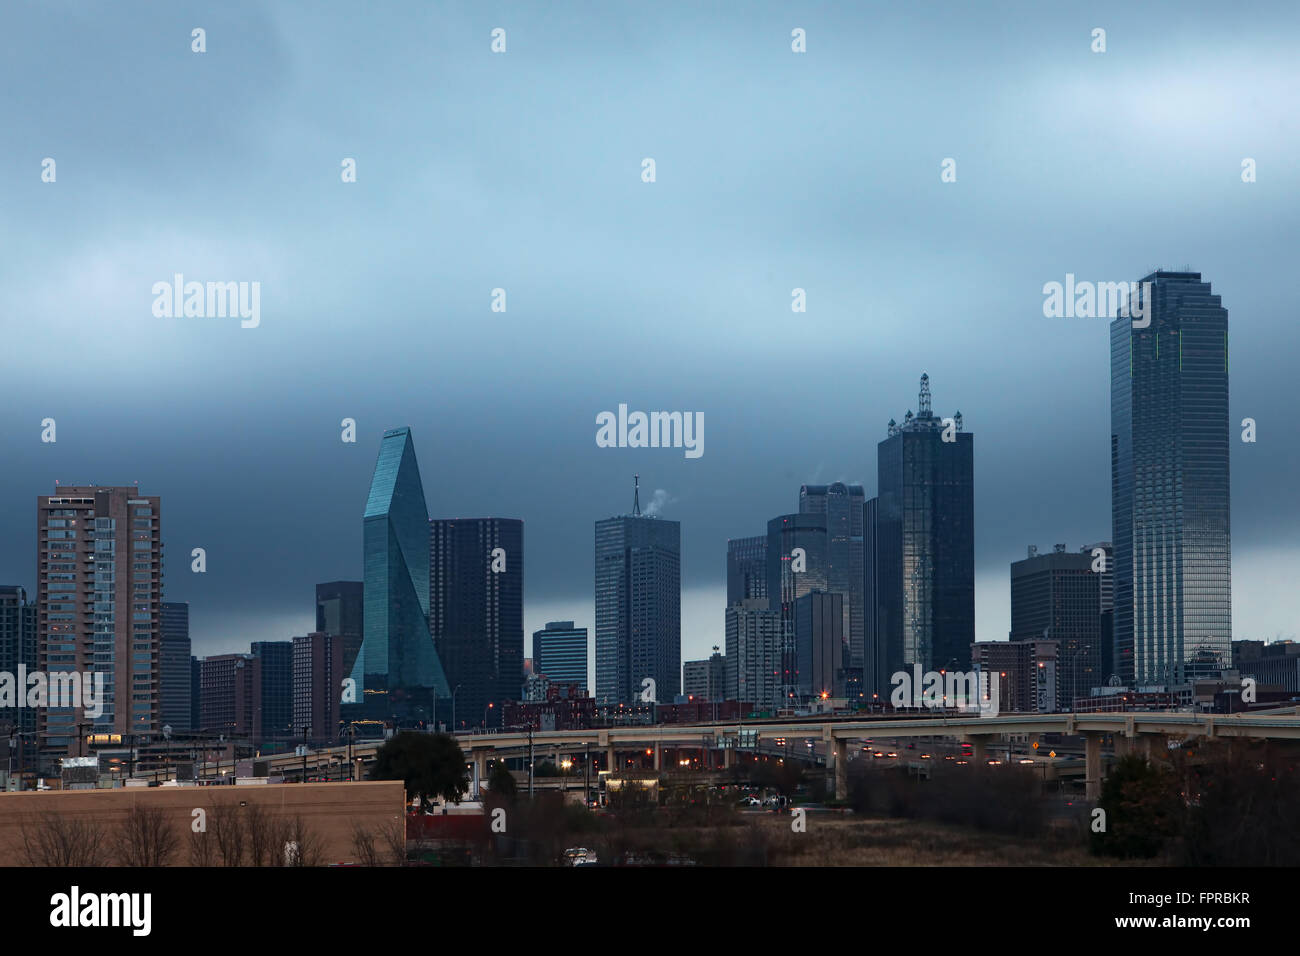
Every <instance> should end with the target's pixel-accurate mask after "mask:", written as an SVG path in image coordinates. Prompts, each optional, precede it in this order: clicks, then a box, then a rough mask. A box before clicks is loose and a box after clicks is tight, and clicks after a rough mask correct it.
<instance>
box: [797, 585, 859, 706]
mask: <svg viewBox="0 0 1300 956" xmlns="http://www.w3.org/2000/svg"><path fill="white" fill-rule="evenodd" d="M844 604H845V600H844V595H843V594H839V593H837V592H831V591H813V592H812V593H811V594H805V595H803V597H800V598H798V599H796V600H795V602H794V622H795V623H794V634H795V664H796V682H795V683H796V686H797V688H798V689H797V691H796V693H797V694H798V695H799V697H800V698H802V699H804V700H808V699H810V698H817V697H843V696H844V694H845V680H844V672H845V661H846V660H847V659H848V644H847V642H846V641H845V640H844Z"/></svg>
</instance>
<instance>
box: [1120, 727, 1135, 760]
mask: <svg viewBox="0 0 1300 956" xmlns="http://www.w3.org/2000/svg"><path fill="white" fill-rule="evenodd" d="M1135 744H1136V741H1135V740H1134V739H1133V738H1132V737H1129V736H1127V735H1125V734H1121V733H1119V732H1118V731H1116V733H1115V756H1116V757H1127V756H1128V755H1129V754H1131V753H1133V752H1134V751H1135V750H1136V749H1137V748H1136V746H1135Z"/></svg>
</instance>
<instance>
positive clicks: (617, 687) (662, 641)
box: [595, 502, 682, 703]
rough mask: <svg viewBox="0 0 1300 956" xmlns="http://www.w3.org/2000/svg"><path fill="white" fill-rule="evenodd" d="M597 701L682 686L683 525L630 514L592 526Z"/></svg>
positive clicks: (667, 695) (662, 698)
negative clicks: (651, 687) (651, 684)
mask: <svg viewBox="0 0 1300 956" xmlns="http://www.w3.org/2000/svg"><path fill="white" fill-rule="evenodd" d="M595 578H596V580H595V585H596V699H597V701H598V702H600V703H631V702H632V701H633V700H639V699H640V697H641V694H642V688H643V687H644V686H645V685H644V684H643V682H644V680H645V679H646V678H650V679H652V680H653V681H654V692H655V700H656V701H657V702H659V703H672V701H673V698H675V697H676V696H677V695H678V694H679V693H680V692H681V687H682V576H681V525H680V524H679V523H678V522H676V521H668V520H665V519H663V518H658V517H651V516H643V515H642V514H641V509H640V506H639V505H638V504H637V503H635V502H634V504H633V506H632V514H630V515H621V516H618V517H614V518H606V519H604V520H602V521H597V522H596V574H595Z"/></svg>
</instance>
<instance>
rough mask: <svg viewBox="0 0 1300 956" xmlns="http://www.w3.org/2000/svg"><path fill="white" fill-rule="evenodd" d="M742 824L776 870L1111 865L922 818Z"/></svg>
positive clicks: (1043, 842) (1040, 843)
mask: <svg viewBox="0 0 1300 956" xmlns="http://www.w3.org/2000/svg"><path fill="white" fill-rule="evenodd" d="M747 824H748V825H749V826H753V827H755V828H757V830H758V831H759V832H758V833H756V834H755V836H756V837H758V838H759V839H765V840H766V841H767V843H768V846H769V853H768V860H769V862H770V863H771V864H772V865H775V866H1107V865H1113V864H1112V863H1111V862H1110V861H1105V860H1100V859H1098V858H1097V857H1094V856H1092V855H1091V854H1090V853H1089V852H1088V849H1087V847H1086V846H1084V845H1079V844H1077V843H1075V842H1074V841H1071V840H1066V839H1056V838H1051V837H1049V838H1044V839H1033V838H1012V837H1006V836H1002V835H999V834H994V833H986V832H980V831H976V830H970V829H966V828H963V827H956V826H950V825H948V824H942V823H931V822H927V821H921V820H899V819H888V818H881V819H871V818H868V819H863V818H859V817H852V816H840V815H838V814H835V815H832V814H816V813H810V814H809V815H808V817H807V831H806V832H804V833H794V832H792V831H791V829H790V817H788V816H784V815H779V816H778V815H771V816H768V815H763V816H761V817H756V818H752V819H751V821H747ZM759 833H761V836H759Z"/></svg>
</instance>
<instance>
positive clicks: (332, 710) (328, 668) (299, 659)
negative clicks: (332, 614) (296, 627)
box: [292, 633, 347, 746]
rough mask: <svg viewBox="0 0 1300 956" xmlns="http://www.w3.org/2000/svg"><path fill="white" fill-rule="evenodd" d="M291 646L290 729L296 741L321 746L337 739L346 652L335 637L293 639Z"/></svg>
mask: <svg viewBox="0 0 1300 956" xmlns="http://www.w3.org/2000/svg"><path fill="white" fill-rule="evenodd" d="M292 646H293V728H294V731H295V733H296V734H297V738H301V736H302V730H303V728H304V727H306V728H307V740H308V742H310V743H311V744H312V745H313V746H322V745H324V744H327V743H329V742H331V741H334V740H337V739H339V708H340V701H341V700H342V696H343V678H344V677H345V676H346V674H347V670H346V669H345V667H344V664H345V659H346V657H347V651H346V650H345V649H344V643H343V637H342V636H341V635H338V634H323V633H315V634H308V635H306V636H304V637H295V638H294V639H293V641H292Z"/></svg>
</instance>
